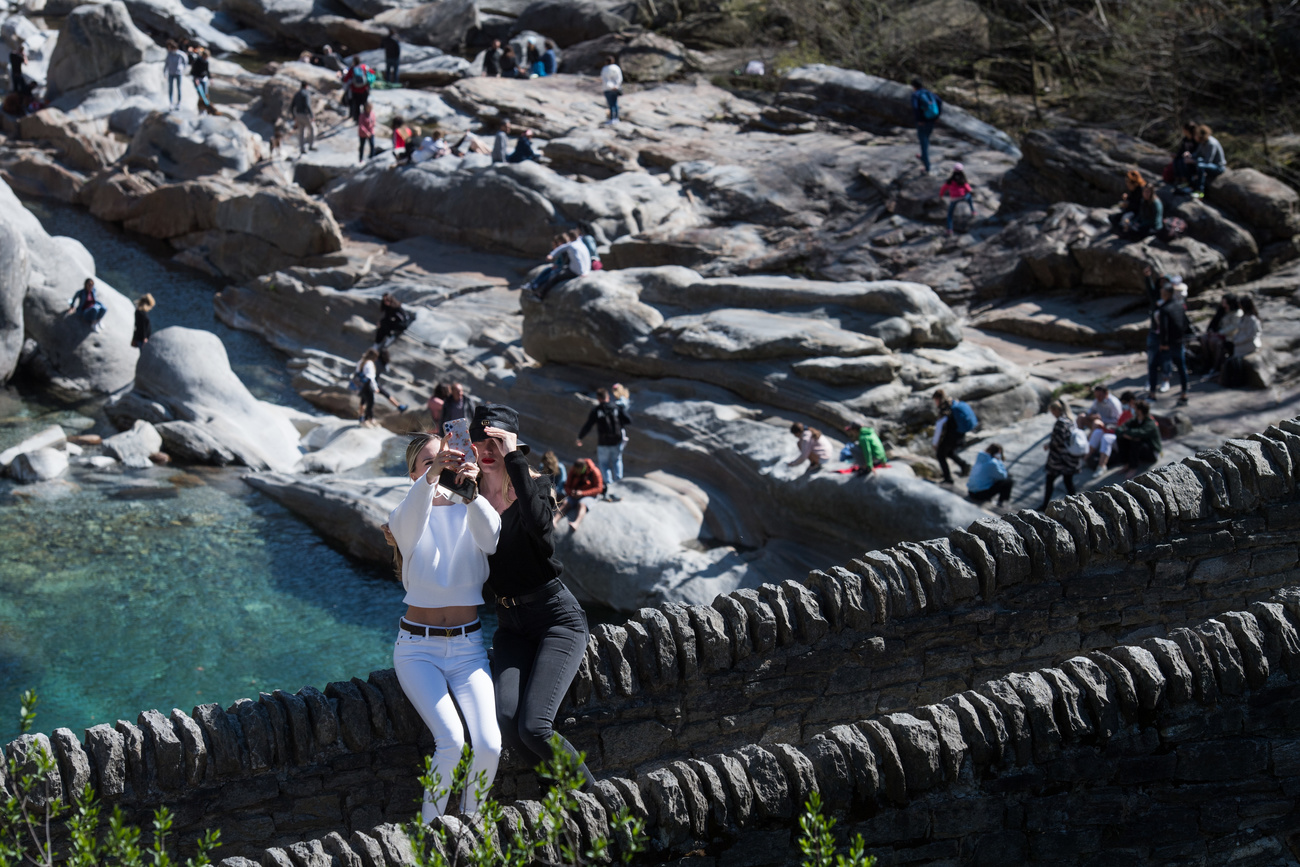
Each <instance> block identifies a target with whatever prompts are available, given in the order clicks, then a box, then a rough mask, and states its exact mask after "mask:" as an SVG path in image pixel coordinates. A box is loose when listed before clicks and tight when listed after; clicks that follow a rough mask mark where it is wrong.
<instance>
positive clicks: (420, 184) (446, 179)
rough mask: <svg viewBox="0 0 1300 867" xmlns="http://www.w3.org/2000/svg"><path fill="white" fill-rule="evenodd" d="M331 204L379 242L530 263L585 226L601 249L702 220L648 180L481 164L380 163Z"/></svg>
mask: <svg viewBox="0 0 1300 867" xmlns="http://www.w3.org/2000/svg"><path fill="white" fill-rule="evenodd" d="M325 196H326V200H327V201H328V202H329V204H330V207H331V208H333V210H334V213H336V214H338V215H340V216H341V217H343V218H344V219H350V218H354V217H356V218H360V220H361V222H362V225H363V226H365V227H366V229H367V230H368V231H370V232H374V233H375V234H377V235H380V236H381V237H385V238H391V239H400V238H408V237H410V236H412V235H416V234H425V235H431V236H433V237H435V238H438V239H440V240H445V241H452V242H454V243H460V244H468V245H470V246H473V247H477V248H479V249H483V250H489V251H495V252H502V253H512V254H521V255H531V256H543V255H545V254H546V253H549V252H550V251H551V249H552V243H551V242H552V239H553V237H554V236H555V235H556V234H557V233H559V232H561V231H564V230H565V229H568V228H571V227H573V226H577V225H584V226H587V227H589V228H590V229H591V231H592V232H593V233H595V234H596V235H597V238H598V240H599V239H602V238H603V239H613V238H617V237H620V236H622V235H627V234H631V233H633V232H637V231H641V230H642V229H644V228H647V227H654V226H661V225H664V224H667V223H675V224H690V223H692V222H693V221H694V219H695V218H694V215H693V209H692V207H691V205H690V203H689V202H687V201H686V200H685V199H684V198H683V197H682V195H681V192H680V190H679V189H678V188H677V187H676V186H675V185H672V184H667V185H666V184H663V183H662V182H660V181H659V180H658V179H657V178H653V177H651V176H649V175H647V174H645V173H643V172H629V173H626V174H621V175H617V176H615V177H612V178H609V179H608V180H604V181H598V182H596V183H590V184H583V183H579V182H577V181H574V180H571V179H569V178H565V177H563V176H561V175H559V174H557V173H556V172H554V171H552V170H551V169H549V168H547V167H546V166H543V165H539V164H538V163H533V162H526V163H521V164H518V165H507V164H504V163H498V164H493V163H491V161H490V160H489V159H488V157H486V156H481V155H470V156H467V157H465V158H464V159H460V158H457V157H443V158H441V159H436V160H429V161H427V162H424V163H421V164H419V165H415V166H410V167H404V168H401V169H398V170H396V171H393V170H391V169H390V168H389V166H388V165H387V164H381V163H380V162H378V161H372V162H370V163H368V164H367V165H366V166H364V167H363V168H362V169H361V170H360V171H358V172H356V173H355V174H352V175H348V176H346V177H343V178H340V179H338V180H337V181H335V182H334V183H332V184H331V185H330V186H329V187H327V188H326V190H325Z"/></svg>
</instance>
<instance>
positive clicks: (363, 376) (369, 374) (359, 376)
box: [352, 347, 379, 427]
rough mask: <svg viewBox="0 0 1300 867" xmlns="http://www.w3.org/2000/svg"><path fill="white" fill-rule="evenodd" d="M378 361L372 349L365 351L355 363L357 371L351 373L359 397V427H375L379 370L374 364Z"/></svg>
mask: <svg viewBox="0 0 1300 867" xmlns="http://www.w3.org/2000/svg"><path fill="white" fill-rule="evenodd" d="M378 361H379V352H378V350H376V349H374V348H373V347H372V348H370V349H367V350H366V352H365V354H364V355H362V356H361V360H360V361H358V362H357V369H356V370H355V371H354V372H353V374H352V378H353V381H354V382H356V384H357V388H358V390H359V391H360V396H361V412H360V416H361V426H362V427H374V425H375V386H377V385H378V384H379V368H378V367H377V366H376V362H378Z"/></svg>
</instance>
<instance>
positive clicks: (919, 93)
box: [912, 77, 943, 175]
mask: <svg viewBox="0 0 1300 867" xmlns="http://www.w3.org/2000/svg"><path fill="white" fill-rule="evenodd" d="M941 114H943V100H942V99H940V98H939V97H938V95H937V94H935V93H934V92H933V91H930V90H926V88H925V85H924V83H923V82H922V81H921V79H920V78H919V77H918V78H913V79H912V117H913V119H914V120H915V121H916V138H917V141H919V142H920V144H921V152H920V153H919V154H917V155H916V156H917V159H919V160H920V161H921V165H923V166H925V173H926V174H927V175H928V174H929V173H930V136H931V135H933V134H934V126H935V124H936V123H938V122H939V116H940V115H941Z"/></svg>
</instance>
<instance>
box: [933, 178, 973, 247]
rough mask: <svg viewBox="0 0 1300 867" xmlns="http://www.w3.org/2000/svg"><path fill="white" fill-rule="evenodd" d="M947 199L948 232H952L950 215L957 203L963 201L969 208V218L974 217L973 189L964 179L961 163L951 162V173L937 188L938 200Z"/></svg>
mask: <svg viewBox="0 0 1300 867" xmlns="http://www.w3.org/2000/svg"><path fill="white" fill-rule="evenodd" d="M944 199H948V200H949V202H948V234H949V235H951V234H952V216H953V214H954V213H956V211H957V205H959V204H961V203H963V202H964V203H965V204H966V207H968V208H970V218H971V219H972V220H973V219H975V191H974V189H973V188H972V187H971V185H970V181H968V180H966V167H965V166H963V165H962V164H961V163H953V164H952V174H951V175H949V176H948V180H947V181H945V182H944V184H943V186H942V187H940V188H939V200H940V201H942V200H944Z"/></svg>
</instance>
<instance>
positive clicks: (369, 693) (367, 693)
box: [262, 677, 393, 762]
mask: <svg viewBox="0 0 1300 867" xmlns="http://www.w3.org/2000/svg"><path fill="white" fill-rule="evenodd" d="M352 685H353V686H355V687H356V688H357V692H359V693H361V697H362V698H363V699H365V701H366V710H367V711H368V712H369V714H370V735H371V737H373V738H374V739H376V740H381V741H382V740H388V739H389V738H391V737H392V736H393V724H392V723H391V722H390V721H389V719H388V708H387V706H386V705H385V704H384V694H383V693H382V692H380V691H379V689H378V687H376V686H375V685H374V684H373V683H371V682H370V681H368V680H362V679H361V678H359V677H354V678H352ZM266 698H269V696H266V697H264V698H263V699H262V701H263V703H265V702H266ZM267 711H268V712H270V711H271V708H270V707H268V708H267ZM281 716H283V711H281ZM271 723H272V726H273V727H275V726H276V725H278V724H277V723H276V719H275V716H274V714H271ZM280 728H281V731H282V736H283V737H285V738H286V739H287V737H288V733H287V730H285V729H284V728H283V727H280ZM286 742H287V740H286ZM279 744H280V742H279V741H276V750H277V754H278V755H280V756H281V757H282V758H281V759H280V761H282V762H283V761H286V758H285V757H287V753H285V752H279Z"/></svg>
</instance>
